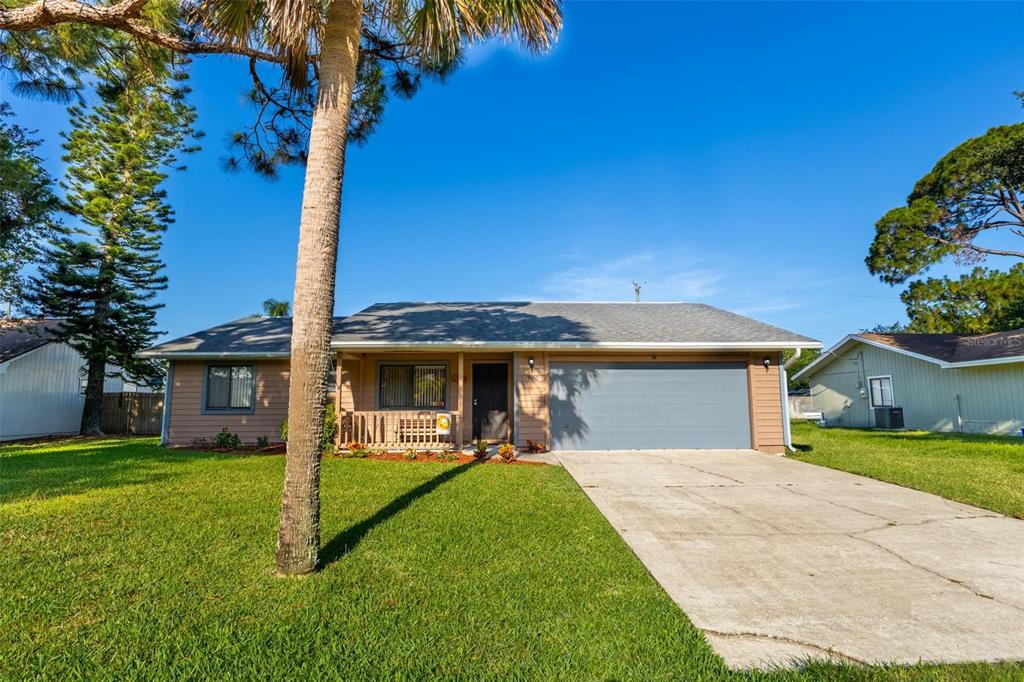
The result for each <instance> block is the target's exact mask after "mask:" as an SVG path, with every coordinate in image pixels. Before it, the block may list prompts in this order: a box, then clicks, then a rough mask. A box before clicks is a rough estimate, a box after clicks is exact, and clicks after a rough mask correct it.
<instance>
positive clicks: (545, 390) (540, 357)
mask: <svg viewBox="0 0 1024 682" xmlns="http://www.w3.org/2000/svg"><path fill="white" fill-rule="evenodd" d="M531 357H533V359H534V366H533V368H532V369H531V368H530V358H531ZM516 366H517V367H516V369H517V371H516V381H517V384H516V395H517V399H518V406H517V409H518V415H517V416H518V425H519V431H518V433H516V445H518V446H520V447H526V444H527V443H526V441H528V440H532V441H537V442H539V443H544V444H545V445H547V446H548V447H550V446H551V431H550V429H551V415H550V412H549V410H548V398H549V394H550V384H549V381H548V354H547V353H532V354H531V353H516Z"/></svg>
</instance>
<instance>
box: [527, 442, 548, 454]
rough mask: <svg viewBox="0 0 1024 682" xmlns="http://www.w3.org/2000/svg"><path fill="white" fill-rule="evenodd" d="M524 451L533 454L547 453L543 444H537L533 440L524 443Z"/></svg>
mask: <svg viewBox="0 0 1024 682" xmlns="http://www.w3.org/2000/svg"><path fill="white" fill-rule="evenodd" d="M526 449H527V450H529V451H530V452H533V453H541V452H547V451H548V448H547V446H546V445H544V443H538V442H537V441H535V440H528V441H526Z"/></svg>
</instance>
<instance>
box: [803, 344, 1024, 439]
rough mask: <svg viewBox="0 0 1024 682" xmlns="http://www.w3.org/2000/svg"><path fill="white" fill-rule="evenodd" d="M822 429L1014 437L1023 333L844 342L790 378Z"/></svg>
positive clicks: (1021, 401) (1023, 369)
mask: <svg viewBox="0 0 1024 682" xmlns="http://www.w3.org/2000/svg"><path fill="white" fill-rule="evenodd" d="M793 378H794V380H806V381H808V382H809V383H810V386H811V398H812V402H813V405H814V409H817V410H820V411H821V412H822V413H823V417H824V420H825V422H826V423H827V424H831V425H835V426H854V427H871V428H874V427H876V426H879V427H889V426H896V427H899V423H898V422H893V421H892V418H891V416H890V415H891V412H892V409H893V408H901V409H902V413H903V414H902V417H903V418H902V421H903V426H904V427H905V428H908V429H922V430H926V431H954V432H963V433H990V434H1009V435H1019V434H1020V429H1021V428H1022V427H1024V329H1017V330H1013V331H1006V332H996V333H992V334H871V333H866V332H865V333H861V334H850V335H848V336H847V337H846V338H844V339H843V340H842V341H840V342H839V343H838V344H836V345H835V346H833V347H832V348H830V349H828V350H827V351H825V352H824V353H822V354H821V356H820V357H818V358H817V359H816V360H815V361H814V362H812V363H811V364H809V365H807V366H806V367H804V368H803V369H802V370H801V371H800V372H798V373H797V374H795V375H794V377H793Z"/></svg>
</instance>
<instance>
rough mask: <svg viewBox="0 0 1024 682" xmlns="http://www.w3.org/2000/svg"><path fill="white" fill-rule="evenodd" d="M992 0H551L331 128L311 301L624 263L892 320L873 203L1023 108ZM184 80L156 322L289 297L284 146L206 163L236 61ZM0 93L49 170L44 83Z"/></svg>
mask: <svg viewBox="0 0 1024 682" xmlns="http://www.w3.org/2000/svg"><path fill="white" fill-rule="evenodd" d="M994 16H998V17H1000V19H999V23H1000V24H1002V25H1004V26H1019V25H1021V24H1022V23H1024V4H1022V3H1005V4H1000V5H998V6H988V7H986V6H985V5H982V4H980V3H969V4H947V3H942V4H925V3H907V4H874V3H857V4H838V3H827V4H810V3H797V4H781V5H777V4H767V3H756V4H741V3H716V4H698V3H688V2H674V3H667V2H666V3H651V4H641V3H628V4H624V3H622V4H619V3H599V2H569V3H568V4H567V6H566V16H565V31H564V33H563V36H562V39H561V41H560V43H559V45H558V46H557V48H556V49H555V50H554V52H553V53H552V54H550V55H549V56H547V57H544V58H533V57H528V56H524V55H522V54H520V53H519V52H517V51H516V50H514V49H510V48H506V47H501V46H495V45H485V46H481V47H479V48H475V49H474V51H473V52H472V53H471V54H470V58H469V60H468V63H467V65H466V67H465V68H464V69H463V70H461V71H460V72H459V73H458V74H456V75H455V76H454V77H453V78H451V80H450V81H449V82H448V83H447V84H445V85H440V84H429V85H427V86H426V87H425V88H424V89H423V90H422V91H421V92H420V93H419V94H418V95H417V96H416V97H415V98H414V99H413V100H411V101H394V102H392V104H391V105H390V107H389V109H388V111H387V114H386V118H385V121H384V123H383V124H382V125H381V126H380V128H379V130H378V132H377V133H376V135H375V136H374V137H373V138H372V139H371V140H370V142H369V143H368V144H367V145H366V146H364V147H361V148H353V149H352V150H350V153H349V158H348V165H347V176H346V184H345V193H344V208H343V213H342V236H341V250H340V257H339V272H338V285H337V286H338V291H337V305H336V311H337V313H338V314H346V313H350V312H354V311H356V310H359V309H360V308H362V307H364V306H366V305H368V304H370V303H372V302H374V301H391V300H500V299H537V300H602V301H604V300H616V301H628V300H632V296H633V291H632V286H631V284H630V282H631V281H632V280H634V279H636V280H640V281H642V282H644V288H643V298H644V299H645V300H651V301H655V300H657V301H664V300H683V301H701V302H706V303H710V304H712V305H718V306H721V307H724V308H728V309H731V310H734V311H736V312H740V313H744V314H748V315H750V316H752V317H756V318H759V319H762V320H764V321H767V322H771V323H773V324H777V325H780V326H783V327H786V328H789V329H792V330H794V331H798V332H801V333H805V334H808V335H811V336H814V337H815V338H819V339H821V340H822V341H824V342H826V343H831V342H833V341H835V340H837V339H838V338H839V337H841V336H842V335H844V334H846V333H848V332H850V331H855V330H857V329H860V328H863V327H870V326H873V325H875V324H876V323H889V322H892V321H895V320H899V319H903V308H902V305H901V304H900V302H899V298H898V294H899V291H900V290H899V288H895V289H894V288H891V287H889V286H886V285H883V284H881V283H879V282H878V281H877V280H875V279H874V278H872V277H871V276H870V275H869V274H868V273H867V270H866V269H865V267H864V263H863V260H864V256H865V255H866V251H867V247H868V245H869V244H870V242H871V238H872V235H873V229H874V228H873V225H874V222H875V220H877V218H878V217H879V216H880V215H881V214H882V213H884V212H885V211H886V210H887V209H889V208H891V207H893V206H896V205H898V204H899V203H901V202H902V201H903V200H904V198H905V196H906V194H907V193H908V192H909V190H910V189H911V187H912V185H913V182H914V181H915V180H916V179H917V178H919V177H920V176H921V175H922V174H923V173H925V172H927V170H929V169H930V168H931V166H932V165H933V164H934V163H935V161H936V160H938V158H939V157H940V156H942V154H944V153H945V152H947V151H948V150H949V149H951V148H952V147H953V146H955V145H956V144H958V143H960V142H962V141H963V140H965V139H967V138H968V137H972V136H975V135H978V134H981V133H983V132H984V131H985V130H986V129H987V128H989V127H991V126H994V125H999V124H1005V123H1012V122H1017V121H1020V120H1022V118H1024V116H1022V113H1024V112H1022V110H1021V108H1020V106H1019V104H1018V102H1017V100H1015V99H1014V98H1013V97H1012V96H1011V92H1012V91H1013V90H1019V89H1024V40H1021V39H1020V38H1019V37H1015V36H1016V34H1014V32H1013V31H1000V30H996V29H994V28H993V17H994ZM192 86H193V88H194V103H195V104H196V106H197V108H198V110H199V115H200V118H199V125H200V127H201V128H202V129H203V130H205V132H206V133H207V137H206V139H205V140H204V143H203V147H204V148H203V150H202V152H201V153H199V154H196V155H194V156H192V157H191V158H190V159H189V160H188V166H189V168H188V171H187V172H185V173H180V174H176V175H174V176H173V177H172V179H171V180H170V181H169V182H168V190H169V192H170V198H171V201H172V202H173V204H174V206H175V209H176V211H177V223H176V224H175V225H174V226H173V227H172V229H171V230H170V231H169V232H168V233H167V236H166V243H165V248H164V251H163V255H164V259H165V261H166V262H167V274H168V276H169V277H170V288H169V289H168V290H167V291H166V292H165V294H164V295H163V298H162V300H163V302H164V303H165V304H166V308H164V309H163V310H162V311H161V313H160V315H159V323H160V327H161V329H162V330H165V331H166V332H168V333H169V334H170V335H179V334H183V333H187V332H190V331H194V330H197V329H201V328H204V327H207V326H211V325H214V324H218V323H221V322H224V321H226V320H230V319H234V318H237V317H240V316H243V315H246V314H249V313H252V312H255V311H257V310H258V309H259V306H260V301H262V300H263V299H264V298H267V297H271V296H273V297H277V298H289V299H290V298H291V292H292V285H293V275H294V267H295V255H296V254H295V251H296V243H297V234H298V217H299V208H300V200H301V188H302V173H301V169H297V168H295V169H289V170H286V171H285V172H284V173H283V174H282V177H281V179H280V180H278V181H277V182H273V183H268V182H267V181H265V180H262V179H260V178H257V177H255V176H254V175H252V174H249V173H246V172H242V173H237V174H228V173H225V172H224V171H223V170H222V167H221V160H222V159H223V158H224V157H225V156H226V155H227V152H226V150H225V139H226V137H227V134H228V133H229V132H230V131H231V130H232V129H235V128H237V127H239V126H241V125H243V124H245V123H246V122H247V121H249V120H250V116H251V114H250V113H249V110H248V109H247V108H246V106H245V105H243V104H242V103H241V93H242V92H244V90H245V88H246V68H245V64H244V63H242V62H240V61H237V60H233V59H230V58H221V57H217V58H204V59H200V60H197V61H196V62H195V66H194V75H193V82H192ZM0 96H3V98H4V99H7V100H10V101H11V103H12V105H13V106H14V109H15V111H16V112H17V113H18V114H19V118H20V121H21V123H22V124H23V125H27V126H30V127H32V128H36V129H38V131H39V133H38V135H39V136H40V137H43V138H45V139H46V144H45V145H44V147H43V153H44V154H45V155H46V156H47V157H48V164H49V166H50V168H51V170H52V171H53V172H54V173H55V174H56V173H60V172H61V163H60V160H59V157H60V148H59V138H58V132H59V131H60V130H63V129H64V128H65V127H66V124H67V116H66V112H65V111H64V108H63V107H62V106H60V105H57V104H52V103H41V102H30V101H26V100H22V99H18V98H16V97H13V96H11V95H10V94H9V91H8V90H7V89H6V86H0ZM988 264H989V265H990V266H993V267H1008V263H1006V262H1005V261H999V260H990V261H989V263H988ZM953 272H956V268H955V267H946V268H941V269H939V270H936V273H939V274H942V273H953Z"/></svg>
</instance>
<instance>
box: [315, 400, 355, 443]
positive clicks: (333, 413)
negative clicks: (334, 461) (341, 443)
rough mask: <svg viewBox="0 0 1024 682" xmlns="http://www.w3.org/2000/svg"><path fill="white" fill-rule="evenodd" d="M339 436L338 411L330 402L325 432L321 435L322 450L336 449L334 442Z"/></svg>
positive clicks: (325, 420) (325, 412) (325, 414)
mask: <svg viewBox="0 0 1024 682" xmlns="http://www.w3.org/2000/svg"><path fill="white" fill-rule="evenodd" d="M337 438H338V411H337V410H336V409H334V405H331V404H328V405H327V409H326V410H325V411H324V432H323V435H322V436H321V437H320V450H321V452H326V451H328V450H334V442H335V440H337ZM364 447H365V446H364Z"/></svg>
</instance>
